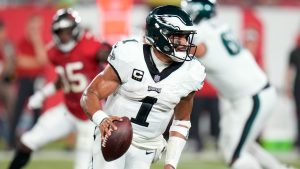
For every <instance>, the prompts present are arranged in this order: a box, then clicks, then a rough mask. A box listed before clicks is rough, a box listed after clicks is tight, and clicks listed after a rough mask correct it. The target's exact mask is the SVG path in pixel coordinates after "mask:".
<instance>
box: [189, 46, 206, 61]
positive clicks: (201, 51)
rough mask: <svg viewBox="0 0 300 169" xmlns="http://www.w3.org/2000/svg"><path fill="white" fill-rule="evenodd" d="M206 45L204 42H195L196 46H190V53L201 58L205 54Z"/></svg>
mask: <svg viewBox="0 0 300 169" xmlns="http://www.w3.org/2000/svg"><path fill="white" fill-rule="evenodd" d="M206 50H207V49H206V45H205V43H199V44H196V47H193V48H191V51H190V53H191V54H195V57H197V58H202V57H203V56H204V55H205V54H206Z"/></svg>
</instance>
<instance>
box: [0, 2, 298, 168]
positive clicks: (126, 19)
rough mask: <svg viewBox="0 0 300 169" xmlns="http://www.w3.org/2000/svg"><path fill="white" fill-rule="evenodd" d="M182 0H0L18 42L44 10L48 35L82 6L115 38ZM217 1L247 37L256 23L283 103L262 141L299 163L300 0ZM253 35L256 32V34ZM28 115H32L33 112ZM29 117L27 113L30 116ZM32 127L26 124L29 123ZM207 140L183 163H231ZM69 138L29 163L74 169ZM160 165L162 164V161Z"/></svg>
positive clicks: (87, 23)
mask: <svg viewBox="0 0 300 169" xmlns="http://www.w3.org/2000/svg"><path fill="white" fill-rule="evenodd" d="M179 2H180V1H179V0H161V1H158V0H156V1H155V0H148V1H147V0H144V1H143V0H135V1H133V0H122V1H121V0H82V1H79V0H64V1H50V0H48V1H47V0H43V1H34V0H29V1H18V0H15V1H8V0H7V1H5V0H1V1H0V5H1V8H0V18H1V19H2V20H3V21H4V23H5V25H6V26H7V31H8V36H9V38H10V39H11V40H12V41H13V42H14V43H17V41H18V40H19V39H20V37H21V36H22V35H23V32H22V31H21V30H22V29H20V28H22V27H24V26H25V22H26V19H27V18H28V17H29V16H31V15H33V14H39V15H42V16H43V18H44V26H43V29H44V30H43V37H44V39H45V40H46V41H49V40H50V39H51V34H50V29H51V27H50V25H51V19H52V15H53V14H54V12H55V11H56V9H58V8H61V7H73V8H74V9H76V10H77V11H78V12H79V14H80V16H81V18H82V23H83V25H84V27H85V28H86V29H90V30H91V31H92V32H94V33H95V34H96V35H98V36H99V38H101V39H106V40H108V41H109V42H111V43H114V42H116V41H117V40H119V39H122V38H125V37H127V36H132V37H138V36H141V35H143V27H144V22H145V17H146V16H147V14H148V12H149V10H150V9H151V8H153V7H155V6H157V5H162V4H174V5H179ZM219 2H220V4H218V6H217V13H218V17H219V18H220V19H221V20H222V21H223V22H227V23H229V24H230V25H231V27H232V28H233V30H234V31H235V32H237V34H238V36H239V38H240V39H241V41H242V42H243V41H244V40H245V39H246V38H247V36H249V35H248V34H247V30H248V29H249V28H254V29H257V30H258V33H259V35H255V34H254V35H251V34H250V36H253V37H252V38H255V37H256V36H259V37H260V39H259V40H258V44H259V48H258V50H257V51H256V52H257V56H258V57H260V58H259V59H260V60H261V61H262V64H263V65H264V66H263V67H264V70H265V71H266V72H267V75H268V76H269V79H270V81H271V82H272V83H273V84H274V85H275V86H276V88H277V90H278V92H279V98H278V100H277V104H275V107H274V109H273V116H272V117H271V118H270V119H269V121H268V122H267V125H266V128H265V130H264V131H263V133H262V135H261V139H262V141H263V142H262V143H263V144H264V146H265V147H266V148H268V150H269V151H272V152H273V153H274V154H275V155H277V156H279V157H280V159H282V160H283V161H287V162H288V163H296V165H298V167H299V166H300V163H299V161H300V158H299V154H297V152H295V150H294V149H293V145H292V143H293V140H294V139H295V135H296V132H297V131H296V119H295V118H296V117H295V113H294V105H293V102H292V101H291V100H290V99H289V98H287V97H286V96H285V95H284V92H283V88H284V73H285V70H286V69H287V65H288V56H289V53H290V51H291V49H292V48H293V47H294V45H295V43H296V40H297V38H298V37H299V32H300V1H299V0H294V1H293V0H282V1H280V0H274V1H272V0H269V1H263V0H257V1H254V0H253V1H251V0H244V1H238V2H236V1H233V0H223V1H222V0H220V1H219ZM250 38H251V37H250ZM45 75H46V78H47V80H48V81H51V80H53V79H54V78H55V77H54V76H53V75H54V73H53V68H52V67H51V66H50V65H48V66H47V67H46V68H45ZM60 101H62V95H61V93H58V94H56V95H55V96H54V97H52V98H50V99H48V100H47V102H46V104H45V107H44V109H48V108H50V107H52V106H54V105H56V104H58V103H59V102H60ZM225 108H226V101H222V106H221V109H225ZM25 116H26V117H28V118H27V119H29V120H30V112H26V113H25ZM26 117H24V118H25V119H26ZM206 119H207V117H203V118H202V119H201V121H202V123H200V124H201V125H202V127H201V128H202V130H201V132H202V133H203V134H204V136H205V135H206V134H207V135H208V131H207V130H208V127H207V126H208V124H207V121H208V120H206ZM24 128H26V126H25V127H24ZM205 140H206V147H207V148H206V150H204V151H203V152H202V153H194V152H193V147H192V144H190V145H188V146H187V148H186V150H185V153H184V156H183V162H182V164H181V166H180V167H179V168H182V169H193V168H207V169H210V168H225V167H224V165H222V161H221V158H220V156H219V155H218V153H216V152H215V149H214V146H213V145H211V144H210V140H209V137H207V139H205ZM64 144H65V142H64V140H62V141H58V142H55V143H53V144H50V145H49V146H47V147H46V148H45V149H43V150H41V151H40V152H38V153H37V154H35V155H34V161H33V163H32V164H30V165H29V166H28V167H27V168H28V169H30V168H33V169H35V168H40V169H43V168H45V169H47V167H50V168H71V165H72V161H71V160H72V152H65V151H64V150H63V147H64V146H63V145H64ZM11 156H12V152H11V151H4V150H3V147H2V148H1V144H0V168H1V169H2V168H6V167H5V166H6V165H7V162H8V160H9V159H10V158H11ZM297 163H299V164H297ZM156 167H157V166H156Z"/></svg>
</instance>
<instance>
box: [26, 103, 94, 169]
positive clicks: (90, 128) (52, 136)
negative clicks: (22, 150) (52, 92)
mask: <svg viewBox="0 0 300 169" xmlns="http://www.w3.org/2000/svg"><path fill="white" fill-rule="evenodd" d="M94 127H95V125H94V124H93V123H92V122H91V121H90V120H87V121H82V120H79V119H77V118H76V117H75V116H73V115H72V114H71V113H70V112H69V110H68V109H67V107H66V106H65V105H64V104H59V105H57V106H55V107H53V108H51V109H49V110H48V111H46V112H45V113H44V114H43V115H42V116H40V118H39V119H38V122H37V123H36V125H35V126H34V127H33V128H32V129H31V130H30V131H28V132H26V133H24V134H23V135H22V137H21V142H22V143H23V144H24V145H26V146H27V147H29V148H30V149H31V150H33V151H35V150H37V149H39V148H41V147H42V146H44V145H46V144H47V143H49V142H52V141H55V140H58V139H60V138H63V137H65V136H66V135H68V134H69V133H71V132H72V131H76V132H77V139H76V154H75V164H74V169H87V168H88V166H89V163H90V160H91V151H92V143H93V134H94Z"/></svg>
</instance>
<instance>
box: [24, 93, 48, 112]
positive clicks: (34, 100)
mask: <svg viewBox="0 0 300 169" xmlns="http://www.w3.org/2000/svg"><path fill="white" fill-rule="evenodd" d="M44 100H45V96H44V95H43V93H42V92H36V93H35V94H33V95H32V96H30V97H29V101H28V108H29V109H31V110H35V109H40V108H41V107H42V106H43V102H44Z"/></svg>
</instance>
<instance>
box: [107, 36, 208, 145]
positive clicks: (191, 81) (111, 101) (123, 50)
mask: <svg viewBox="0 0 300 169" xmlns="http://www.w3.org/2000/svg"><path fill="white" fill-rule="evenodd" d="M150 48H151V46H150V45H147V44H143V43H140V42H138V41H136V40H133V39H129V40H124V41H120V42H118V43H117V44H116V45H115V46H114V47H113V50H112V52H111V54H110V56H109V58H108V62H109V64H110V65H111V66H112V67H113V69H114V70H115V72H116V73H117V75H118V77H119V79H120V81H121V85H120V87H119V88H118V89H117V91H116V92H115V93H114V94H112V95H111V96H109V97H108V99H107V102H106V104H105V106H104V108H103V109H104V111H105V112H107V113H108V114H109V115H117V116H127V117H129V119H131V122H132V126H133V133H134V134H133V145H135V146H138V147H142V148H150V149H153V148H157V147H159V146H161V144H162V143H164V141H163V138H162V133H163V132H164V131H165V130H166V127H167V125H168V123H169V121H170V119H171V117H172V115H173V109H174V107H175V106H176V105H177V103H179V101H180V99H181V98H182V97H185V96H187V95H188V94H189V93H191V92H193V91H197V90H199V89H200V88H201V87H202V84H203V80H204V78H205V73H204V67H203V66H202V65H201V63H200V62H198V61H197V60H192V61H186V62H183V63H176V62H174V63H172V64H171V65H170V66H169V67H167V68H166V69H164V70H163V71H162V72H161V73H159V72H158V70H157V68H156V67H155V65H154V64H153V60H152V56H151V52H150V51H151V50H150Z"/></svg>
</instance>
